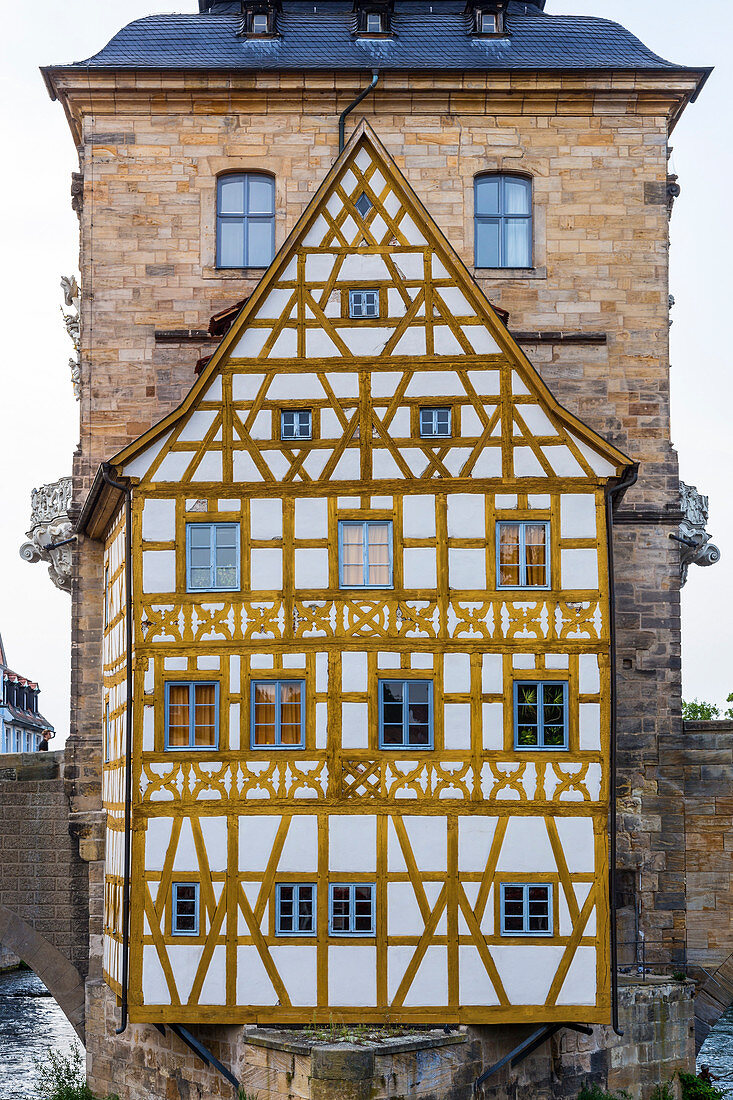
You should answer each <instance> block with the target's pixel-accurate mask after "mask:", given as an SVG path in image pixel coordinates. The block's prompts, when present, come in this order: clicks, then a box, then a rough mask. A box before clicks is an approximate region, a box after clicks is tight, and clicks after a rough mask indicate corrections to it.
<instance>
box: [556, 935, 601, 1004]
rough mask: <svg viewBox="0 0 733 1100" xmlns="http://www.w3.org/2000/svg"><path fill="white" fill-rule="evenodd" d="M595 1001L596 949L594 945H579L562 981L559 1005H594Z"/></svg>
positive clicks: (558, 999)
mask: <svg viewBox="0 0 733 1100" xmlns="http://www.w3.org/2000/svg"><path fill="white" fill-rule="evenodd" d="M595 1003H596V951H595V948H594V947H579V948H578V950H577V951H576V953H575V957H574V959H573V961H572V962H571V964H570V969H569V970H568V973H567V977H566V978H565V981H564V982H563V985H562V989H561V990H560V995H559V996H558V998H557V1004H559V1005H594V1004H595Z"/></svg>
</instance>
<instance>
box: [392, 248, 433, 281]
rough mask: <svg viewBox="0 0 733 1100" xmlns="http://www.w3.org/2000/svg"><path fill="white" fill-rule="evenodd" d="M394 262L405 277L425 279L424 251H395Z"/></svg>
mask: <svg viewBox="0 0 733 1100" xmlns="http://www.w3.org/2000/svg"><path fill="white" fill-rule="evenodd" d="M391 257H392V262H393V263H394V265H395V267H396V268H397V270H398V271H399V272H400V274H401V275H402V276H403V278H405V279H423V278H424V277H425V262H424V260H423V255H422V252H393V253H392V254H391Z"/></svg>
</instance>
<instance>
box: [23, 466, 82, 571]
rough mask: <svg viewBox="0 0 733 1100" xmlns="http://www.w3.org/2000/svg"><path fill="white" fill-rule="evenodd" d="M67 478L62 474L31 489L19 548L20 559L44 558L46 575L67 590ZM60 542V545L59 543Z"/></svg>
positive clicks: (69, 526) (70, 530)
mask: <svg viewBox="0 0 733 1100" xmlns="http://www.w3.org/2000/svg"><path fill="white" fill-rule="evenodd" d="M70 505H71V478H70V477H62V478H60V479H59V480H58V481H54V482H53V483H52V484H49V485H42V486H41V487H40V489H34V490H33V492H32V493H31V526H30V530H28V531H26V537H27V538H28V540H29V541H28V542H24V543H23V545H22V546H21V548H20V556H21V558H22V559H23V561H27V562H31V563H35V562H39V561H45V562H48V575H49V577H50V578H51V580H52V581H53V583H54V584H55V586H56V587H57V588H60V589H61V591H62V592H71V567H72V558H71V552H72V548H73V543H72V541H69V540H72V539H73V530H74V529H73V525H72V523H71V520H70V518H69V514H68V512H69V506H70ZM59 544H64V545H59Z"/></svg>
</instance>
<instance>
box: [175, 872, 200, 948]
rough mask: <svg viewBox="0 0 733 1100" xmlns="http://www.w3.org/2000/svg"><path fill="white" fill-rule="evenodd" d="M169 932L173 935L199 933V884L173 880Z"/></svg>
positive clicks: (196, 934)
mask: <svg viewBox="0 0 733 1100" xmlns="http://www.w3.org/2000/svg"><path fill="white" fill-rule="evenodd" d="M171 890H172V902H173V905H172V912H171V932H172V933H173V935H174V936H198V934H199V884H198V883H197V882H174V883H173V885H172V887H171Z"/></svg>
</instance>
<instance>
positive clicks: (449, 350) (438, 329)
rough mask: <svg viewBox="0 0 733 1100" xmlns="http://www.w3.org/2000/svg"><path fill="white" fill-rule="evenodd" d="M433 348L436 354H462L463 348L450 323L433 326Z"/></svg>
mask: <svg viewBox="0 0 733 1100" xmlns="http://www.w3.org/2000/svg"><path fill="white" fill-rule="evenodd" d="M433 348H434V351H435V354H436V355H462V354H463V348H462V347H461V345H460V343H459V342H458V340H457V339H456V337H455V336H454V335H453V331H452V329H450V328H449V327H448V325H435V327H434V328H433Z"/></svg>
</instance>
